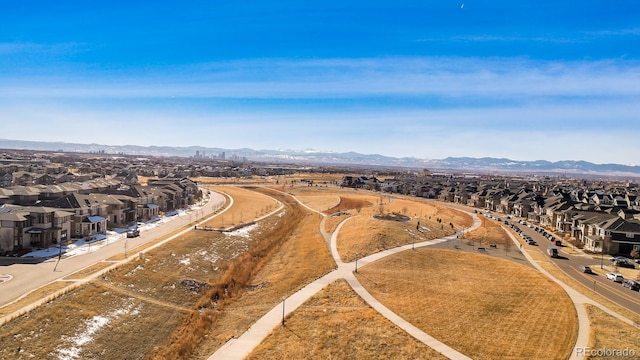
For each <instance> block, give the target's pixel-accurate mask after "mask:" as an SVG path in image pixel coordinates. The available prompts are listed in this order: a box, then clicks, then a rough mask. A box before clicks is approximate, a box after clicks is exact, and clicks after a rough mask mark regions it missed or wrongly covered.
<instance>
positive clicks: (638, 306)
mask: <svg viewBox="0 0 640 360" xmlns="http://www.w3.org/2000/svg"><path fill="white" fill-rule="evenodd" d="M443 205H446V206H450V207H454V208H458V209H461V210H466V211H471V212H473V210H478V209H475V208H472V207H469V206H466V205H460V204H450V203H444V204H443ZM493 215H496V216H497V214H493ZM503 220H504V219H503ZM487 221H489V219H488V218H487ZM492 221H493V220H492ZM509 221H510V222H516V221H517V219H512V220H509ZM516 225H517V226H518V227H519V228H520V229H521V230H522V232H523V233H524V234H525V235H529V236H531V237H532V238H533V239H534V240H535V241H536V242H537V243H538V246H536V247H535V248H537V249H539V250H540V251H541V252H542V253H543V254H545V255H546V251H547V246H549V245H551V242H550V241H549V240H548V239H547V238H545V237H544V236H542V234H540V233H538V232H536V231H535V230H534V229H532V228H529V227H527V226H525V225H521V224H517V223H516ZM523 246H524V247H525V249H527V246H529V248H531V246H530V245H526V244H525V245H523ZM559 250H560V255H561V258H559V259H552V258H550V257H549V261H551V262H553V263H555V264H556V265H558V267H559V268H560V269H561V270H562V271H564V273H566V274H567V275H568V276H570V277H571V278H573V279H575V280H576V281H578V282H580V283H582V284H584V285H586V286H587V287H589V288H591V289H593V287H594V286H593V285H594V281H595V284H596V286H595V291H596V292H597V293H599V294H600V295H602V296H604V297H606V298H607V299H609V300H611V301H613V302H615V303H617V304H619V305H620V306H622V307H624V308H626V309H628V310H629V311H632V312H634V313H636V314H640V293H639V292H636V291H631V290H629V289H627V288H625V287H623V286H622V285H620V284H619V283H613V282H611V281H610V280H607V279H606V278H605V276H604V273H606V270H600V263H601V261H600V259H599V258H594V257H592V256H588V255H585V254H582V253H581V254H579V255H574V254H569V253H568V252H567V251H563V247H559ZM607 259H608V257H605V258H604V263H605V265H606V262H607V261H608V260H607ZM580 265H589V266H591V268H592V269H594V270H595V271H596V272H600V275H588V274H583V273H581V272H580V271H579V269H580Z"/></svg>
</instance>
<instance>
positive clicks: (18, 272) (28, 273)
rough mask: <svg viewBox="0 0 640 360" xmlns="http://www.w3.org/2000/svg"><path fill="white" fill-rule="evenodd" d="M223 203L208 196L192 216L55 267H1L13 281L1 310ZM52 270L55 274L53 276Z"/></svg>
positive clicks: (0, 295)
mask: <svg viewBox="0 0 640 360" xmlns="http://www.w3.org/2000/svg"><path fill="white" fill-rule="evenodd" d="M224 202H225V198H224V196H223V195H221V194H218V193H215V192H211V195H210V200H209V201H208V202H207V203H206V205H205V206H204V207H202V208H201V209H198V210H194V211H193V212H192V214H193V215H192V216H189V215H182V216H177V218H176V219H174V220H173V221H170V222H167V223H165V224H163V225H161V226H157V227H155V228H153V229H150V230H148V231H144V232H141V233H140V236H139V237H137V238H131V239H127V240H126V241H123V240H119V241H117V242H114V243H111V244H108V245H106V246H103V247H101V248H99V249H97V250H96V251H94V252H89V253H87V254H84V255H78V256H74V257H70V258H66V259H64V258H63V259H62V260H61V261H60V263H59V264H58V266H57V267H56V261H57V258H53V259H49V260H46V261H45V262H42V263H39V264H13V265H9V266H0V273H2V274H6V275H10V276H12V277H13V278H12V279H11V280H10V281H6V282H2V283H0V307H1V306H4V305H6V304H9V303H11V302H13V301H15V300H17V299H19V298H21V297H22V296H24V295H26V294H28V293H29V292H31V291H33V290H35V289H37V288H39V287H42V286H44V285H46V284H48V283H50V282H52V281H56V280H58V279H61V278H63V277H65V276H67V275H70V274H72V273H74V272H76V271H78V270H81V269H84V268H86V267H88V266H90V265H93V264H95V263H98V262H100V261H104V260H106V259H108V258H110V257H112V256H114V255H117V254H123V253H124V250H125V249H124V246H125V243H126V246H127V249H129V250H131V249H134V248H135V247H137V246H139V245H142V244H145V243H147V242H149V241H153V240H155V239H157V238H159V237H162V236H165V235H166V234H169V233H171V232H173V231H175V230H178V229H180V228H182V227H185V226H186V225H188V224H189V223H190V222H191V221H192V220H193V221H194V222H195V221H196V219H197V218H196V216H198V217H200V218H202V217H205V216H206V215H208V214H210V213H212V212H214V211H215V210H216V209H217V208H219V207H221V206H222V205H223V204H224ZM54 268H55V269H56V271H55V272H54V271H53V270H54Z"/></svg>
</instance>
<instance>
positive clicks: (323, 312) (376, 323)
mask: <svg viewBox="0 0 640 360" xmlns="http://www.w3.org/2000/svg"><path fill="white" fill-rule="evenodd" d="M249 359H446V358H445V357H444V356H442V355H440V354H439V353H438V352H436V351H434V350H433V349H431V348H429V347H427V346H426V345H424V344H422V343H420V342H419V341H417V340H415V339H414V338H412V337H410V336H409V335H407V334H406V333H405V332H404V331H403V330H400V329H398V328H397V327H396V326H395V325H393V324H392V323H391V322H389V321H388V320H387V319H385V318H384V317H382V316H381V315H380V314H378V313H377V312H376V311H375V310H373V309H372V308H371V307H369V306H368V305H367V304H366V303H365V302H364V301H362V299H360V297H358V296H357V295H356V294H355V292H353V290H351V288H350V287H349V285H348V284H347V283H346V281H344V280H338V281H336V282H334V283H332V284H330V285H328V286H327V288H325V289H324V290H322V291H321V292H319V293H318V294H316V295H315V296H313V297H312V298H311V299H309V300H308V301H307V302H306V303H305V304H303V305H302V306H301V307H300V308H298V309H297V310H296V311H295V313H293V314H292V315H290V316H289V317H287V321H286V325H285V326H284V327H279V328H278V329H276V330H275V331H274V332H273V333H272V334H271V335H270V336H269V337H267V339H265V341H264V342H263V343H262V344H261V345H260V346H259V347H258V348H257V349H255V350H254V352H253V353H252V354H251V355H250V356H249Z"/></svg>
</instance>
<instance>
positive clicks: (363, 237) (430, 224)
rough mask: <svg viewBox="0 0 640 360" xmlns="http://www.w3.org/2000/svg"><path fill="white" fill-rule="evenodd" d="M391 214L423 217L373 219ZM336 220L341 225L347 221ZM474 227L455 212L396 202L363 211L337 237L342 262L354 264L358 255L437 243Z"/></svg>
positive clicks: (414, 203) (395, 200) (397, 200)
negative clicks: (403, 220) (464, 229)
mask: <svg viewBox="0 0 640 360" xmlns="http://www.w3.org/2000/svg"><path fill="white" fill-rule="evenodd" d="M390 212H393V213H400V214H403V215H407V216H411V215H413V214H420V213H422V214H423V217H422V218H420V217H418V218H415V217H413V218H411V219H410V220H409V221H407V222H400V221H392V220H384V219H378V218H376V217H374V216H375V215H380V214H383V213H384V214H387V213H390ZM425 214H429V215H426V216H425ZM337 220H338V221H342V220H344V218H343V217H340V218H339V219H337ZM438 220H440V222H439V221H438ZM418 223H419V224H420V225H419V229H418ZM471 223H472V219H471V217H470V216H469V215H467V214H465V213H461V212H459V211H456V210H451V209H447V208H444V207H440V206H434V205H433V204H430V203H425V202H418V201H411V200H405V199H393V200H392V201H391V203H390V204H389V203H387V205H384V207H383V206H377V207H367V208H363V209H362V210H361V212H360V213H359V214H358V215H356V216H355V217H354V218H353V219H350V220H348V221H347V222H346V223H345V224H344V225H343V226H342V228H341V230H340V234H339V235H338V252H339V253H340V257H341V258H342V260H343V261H345V262H350V261H354V260H355V258H356V254H357V256H358V257H363V256H367V255H370V254H374V253H376V252H379V251H383V250H386V249H390V248H394V247H397V246H402V245H407V244H411V243H413V242H416V243H417V242H421V241H426V240H432V239H438V238H441V237H443V236H447V235H451V234H453V233H455V232H456V231H457V230H460V229H461V227H462V226H465V227H467V226H470V225H471Z"/></svg>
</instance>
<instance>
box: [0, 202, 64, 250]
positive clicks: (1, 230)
mask: <svg viewBox="0 0 640 360" xmlns="http://www.w3.org/2000/svg"><path fill="white" fill-rule="evenodd" d="M72 216H73V213H72V212H68V211H63V210H60V209H55V208H49V207H43V206H19V205H3V206H2V207H0V254H16V253H20V252H22V251H28V250H32V249H38V248H47V247H50V246H51V245H53V244H58V243H65V242H67V241H68V240H69V235H70V232H71V217H72Z"/></svg>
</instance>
